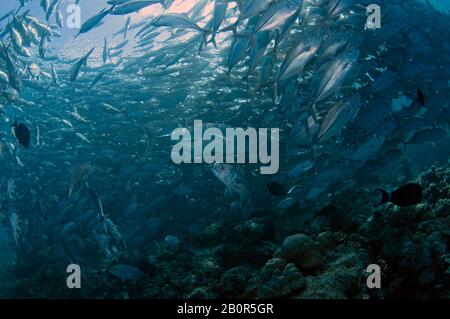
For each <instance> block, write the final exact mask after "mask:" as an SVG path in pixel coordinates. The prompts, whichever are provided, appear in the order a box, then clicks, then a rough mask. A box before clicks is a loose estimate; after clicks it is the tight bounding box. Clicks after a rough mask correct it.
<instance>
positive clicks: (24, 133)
mask: <svg viewBox="0 0 450 319" xmlns="http://www.w3.org/2000/svg"><path fill="white" fill-rule="evenodd" d="M13 127H14V134H15V135H16V138H17V140H18V141H19V143H20V145H22V146H23V147H25V148H28V147H30V130H29V129H28V127H27V126H26V125H25V124H22V123H20V124H17V123H16V122H14V124H13Z"/></svg>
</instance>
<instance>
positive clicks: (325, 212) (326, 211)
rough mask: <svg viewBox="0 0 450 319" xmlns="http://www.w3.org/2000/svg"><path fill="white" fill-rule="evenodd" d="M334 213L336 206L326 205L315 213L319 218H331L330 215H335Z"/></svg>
mask: <svg viewBox="0 0 450 319" xmlns="http://www.w3.org/2000/svg"><path fill="white" fill-rule="evenodd" d="M336 212H337V207H336V205H334V204H330V205H327V206H325V207H323V208H322V209H321V210H320V211H319V212H318V213H317V215H319V216H331V215H334V214H336Z"/></svg>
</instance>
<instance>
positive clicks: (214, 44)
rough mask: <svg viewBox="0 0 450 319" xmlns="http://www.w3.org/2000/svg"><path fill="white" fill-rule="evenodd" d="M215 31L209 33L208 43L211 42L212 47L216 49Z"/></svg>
mask: <svg viewBox="0 0 450 319" xmlns="http://www.w3.org/2000/svg"><path fill="white" fill-rule="evenodd" d="M216 35H217V34H216V33H212V34H211V39H209V41H208V43H212V44H213V46H214V48H216V49H217V42H216Z"/></svg>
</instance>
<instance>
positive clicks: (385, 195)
mask: <svg viewBox="0 0 450 319" xmlns="http://www.w3.org/2000/svg"><path fill="white" fill-rule="evenodd" d="M376 191H377V192H380V193H381V202H380V203H379V204H378V206H380V205H383V204H385V203H387V202H389V200H390V198H389V193H388V192H386V191H385V190H383V189H381V188H377V189H376Z"/></svg>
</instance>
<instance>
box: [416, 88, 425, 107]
mask: <svg viewBox="0 0 450 319" xmlns="http://www.w3.org/2000/svg"><path fill="white" fill-rule="evenodd" d="M417 102H419V104H420V105H421V106H424V105H425V94H424V93H423V91H422V90H421V89H420V88H418V89H417Z"/></svg>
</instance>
